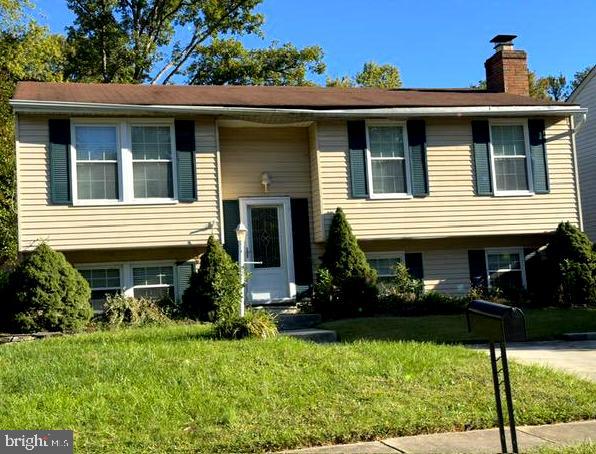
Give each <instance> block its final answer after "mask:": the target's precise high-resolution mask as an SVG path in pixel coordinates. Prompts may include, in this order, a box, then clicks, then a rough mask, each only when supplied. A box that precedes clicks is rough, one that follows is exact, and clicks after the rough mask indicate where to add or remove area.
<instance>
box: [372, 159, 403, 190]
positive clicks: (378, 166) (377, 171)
mask: <svg viewBox="0 0 596 454" xmlns="http://www.w3.org/2000/svg"><path fill="white" fill-rule="evenodd" d="M372 177H373V192H374V193H376V194H394V193H405V192H406V161H405V160H403V159H400V160H387V161H385V160H373V161H372Z"/></svg>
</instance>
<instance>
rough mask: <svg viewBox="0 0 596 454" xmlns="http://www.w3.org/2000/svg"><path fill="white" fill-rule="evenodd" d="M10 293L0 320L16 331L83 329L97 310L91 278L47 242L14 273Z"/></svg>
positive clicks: (31, 254)
mask: <svg viewBox="0 0 596 454" xmlns="http://www.w3.org/2000/svg"><path fill="white" fill-rule="evenodd" d="M7 296H8V298H7V301H6V302H4V305H3V306H2V309H3V312H4V314H2V315H0V320H1V321H4V322H5V323H6V326H5V328H6V329H8V330H10V331H13V332H33V331H69V332H72V331H80V330H81V329H83V328H84V327H85V325H86V324H87V322H88V321H89V319H90V318H91V315H92V313H93V311H92V309H91V304H90V302H89V299H90V297H91V290H90V289H89V284H87V281H86V280H85V279H84V278H83V276H81V275H80V273H79V272H78V271H77V270H76V269H74V268H73V267H72V265H70V263H68V262H67V261H66V258H65V257H64V255H63V254H61V253H59V252H56V251H54V250H53V249H52V248H50V247H49V246H48V245H47V244H45V243H42V244H40V245H39V246H37V248H35V250H34V251H32V252H31V253H29V254H27V255H26V256H25V258H24V260H23V261H22V262H21V263H20V264H19V265H18V266H17V267H16V269H15V270H14V271H13V272H12V273H11V275H10V277H9V279H8V286H7Z"/></svg>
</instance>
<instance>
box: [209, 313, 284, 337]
mask: <svg viewBox="0 0 596 454" xmlns="http://www.w3.org/2000/svg"><path fill="white" fill-rule="evenodd" d="M214 336H215V337H216V338H217V339H245V338H255V339H267V338H270V337H275V336H277V325H276V324H275V319H274V317H273V316H272V315H271V314H270V313H269V312H265V311H262V310H261V311H255V310H248V311H246V313H245V314H244V317H240V316H239V315H235V316H233V317H229V318H224V319H221V320H219V321H218V322H216V323H215V325H214Z"/></svg>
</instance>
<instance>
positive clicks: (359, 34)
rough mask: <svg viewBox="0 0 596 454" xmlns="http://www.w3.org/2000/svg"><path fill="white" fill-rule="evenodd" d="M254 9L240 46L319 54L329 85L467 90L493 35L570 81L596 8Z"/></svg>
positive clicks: (591, 4) (495, 1)
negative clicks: (364, 78)
mask: <svg viewBox="0 0 596 454" xmlns="http://www.w3.org/2000/svg"><path fill="white" fill-rule="evenodd" d="M34 1H35V3H36V4H37V12H36V14H37V15H38V17H39V21H40V22H41V23H43V24H45V25H48V26H49V27H50V29H51V31H52V32H55V33H59V32H63V31H64V27H65V26H67V25H69V24H71V22H72V19H73V17H72V15H71V14H70V11H69V10H68V8H67V7H66V2H65V1H64V0H34ZM258 10H259V11H260V12H262V13H263V14H264V15H265V26H264V33H265V39H264V40H262V39H259V38H256V37H253V38H247V39H244V40H243V41H244V42H245V44H246V45H247V46H250V47H263V46H265V45H267V44H269V43H270V42H271V41H277V42H279V43H285V42H292V43H294V44H295V45H296V46H298V47H303V46H308V45H315V44H316V45H319V46H321V47H322V48H323V50H324V52H325V59H324V60H325V63H326V64H327V74H328V75H329V76H331V77H338V76H343V75H353V74H355V73H356V72H358V71H359V70H361V69H362V65H363V63H364V62H366V61H375V62H377V63H381V64H384V63H391V64H394V65H396V66H397V67H398V68H399V69H400V72H401V78H402V82H403V86H404V87H418V88H420V87H422V88H432V87H437V88H450V87H467V86H469V85H470V84H472V83H475V82H477V81H479V80H481V79H484V61H485V60H486V59H487V58H488V57H490V55H492V52H493V49H492V45H491V43H489V41H490V39H491V38H492V37H493V36H495V35H497V34H515V35H518V38H517V39H516V40H515V47H516V48H518V49H523V50H525V51H526V52H527V53H528V64H529V67H530V69H532V70H533V71H535V72H536V73H537V74H538V75H539V76H545V75H557V74H560V73H562V74H564V75H565V76H567V77H568V79H569V78H570V77H572V76H573V74H574V73H575V72H576V71H579V70H581V69H583V68H585V67H586V66H590V65H594V64H596V0H568V1H566V2H561V1H560V0H557V1H554V0H443V1H441V0H264V1H263V3H262V5H260V6H259V8H258ZM314 80H315V81H316V82H318V83H324V81H325V77H324V76H323V77H318V78H314Z"/></svg>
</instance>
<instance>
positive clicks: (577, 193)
mask: <svg viewBox="0 0 596 454" xmlns="http://www.w3.org/2000/svg"><path fill="white" fill-rule="evenodd" d="M582 117H583V119H582V121H581V122H580V124H579V125H578V127H577V128H575V127H574V124H575V117H574V116H573V115H570V116H569V117H568V118H569V133H570V135H571V151H572V156H573V173H574V176H573V180H574V182H575V197H576V198H577V213H578V215H579V229H580V230H581V231H582V232H583V231H584V215H583V212H582V200H581V193H580V188H579V172H578V166H577V150H576V148H575V134H576V133H577V131H579V129H580V128H581V126H582V125H583V124H584V123H585V117H586V114H585V113H584V114H583V115H582Z"/></svg>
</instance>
